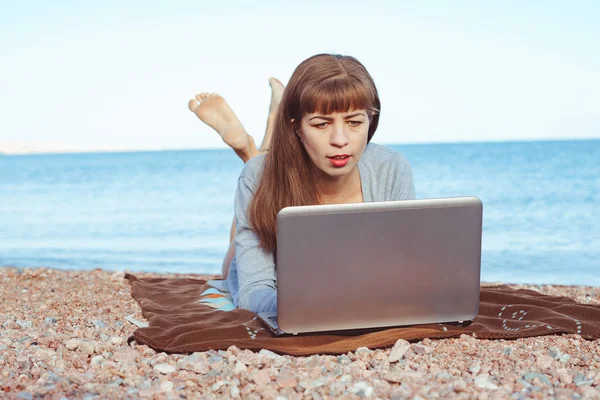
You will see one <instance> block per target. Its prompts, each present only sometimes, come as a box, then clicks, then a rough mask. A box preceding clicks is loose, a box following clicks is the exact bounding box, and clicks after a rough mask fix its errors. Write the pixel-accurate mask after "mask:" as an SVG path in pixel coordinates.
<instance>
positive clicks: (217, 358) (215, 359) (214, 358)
mask: <svg viewBox="0 0 600 400" xmlns="http://www.w3.org/2000/svg"><path fill="white" fill-rule="evenodd" d="M222 361H223V357H221V356H212V357H210V358H209V359H208V362H209V363H210V364H219V363H221V362H222Z"/></svg>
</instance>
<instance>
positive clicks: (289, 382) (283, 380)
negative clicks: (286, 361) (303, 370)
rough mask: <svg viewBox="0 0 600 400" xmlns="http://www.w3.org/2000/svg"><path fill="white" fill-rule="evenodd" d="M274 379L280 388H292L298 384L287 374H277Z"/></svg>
mask: <svg viewBox="0 0 600 400" xmlns="http://www.w3.org/2000/svg"><path fill="white" fill-rule="evenodd" d="M242 365H243V364H242ZM275 381H276V382H277V384H278V385H279V387H281V388H285V387H290V388H293V387H296V386H297V385H298V381H297V380H296V379H295V378H293V377H291V376H288V375H277V378H276V379H275Z"/></svg>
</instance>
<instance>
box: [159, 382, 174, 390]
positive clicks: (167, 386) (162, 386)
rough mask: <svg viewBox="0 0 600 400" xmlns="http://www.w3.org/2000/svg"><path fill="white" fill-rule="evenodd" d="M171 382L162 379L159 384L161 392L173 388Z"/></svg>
mask: <svg viewBox="0 0 600 400" xmlns="http://www.w3.org/2000/svg"><path fill="white" fill-rule="evenodd" d="M173 386H174V384H173V382H171V381H164V382H162V383H161V384H160V390H161V391H162V392H170V391H171V390H173Z"/></svg>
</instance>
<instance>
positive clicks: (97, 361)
mask: <svg viewBox="0 0 600 400" xmlns="http://www.w3.org/2000/svg"><path fill="white" fill-rule="evenodd" d="M102 361H104V357H102V356H100V355H98V356H94V357H92V359H91V360H90V364H91V365H98V364H102Z"/></svg>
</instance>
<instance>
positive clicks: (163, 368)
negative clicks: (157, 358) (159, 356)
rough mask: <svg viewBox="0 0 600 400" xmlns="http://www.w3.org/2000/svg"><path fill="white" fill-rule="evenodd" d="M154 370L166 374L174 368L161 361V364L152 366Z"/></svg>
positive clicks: (173, 370)
mask: <svg viewBox="0 0 600 400" xmlns="http://www.w3.org/2000/svg"><path fill="white" fill-rule="evenodd" d="M154 371H155V372H159V373H161V374H165V375H166V374H171V373H173V372H175V368H174V367H173V366H172V365H169V364H165V363H162V364H156V365H155V366H154Z"/></svg>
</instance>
